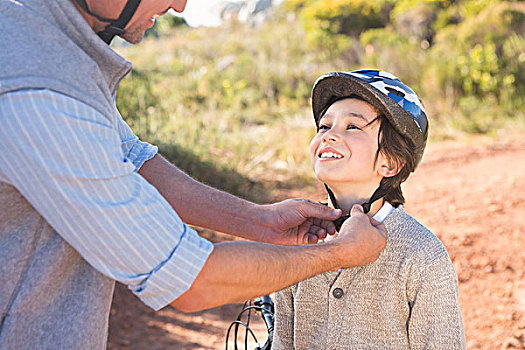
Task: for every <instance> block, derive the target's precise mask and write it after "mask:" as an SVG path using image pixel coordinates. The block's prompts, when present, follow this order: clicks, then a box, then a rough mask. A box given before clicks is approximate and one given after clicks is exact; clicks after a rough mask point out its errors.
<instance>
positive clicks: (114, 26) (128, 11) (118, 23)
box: [75, 0, 140, 44]
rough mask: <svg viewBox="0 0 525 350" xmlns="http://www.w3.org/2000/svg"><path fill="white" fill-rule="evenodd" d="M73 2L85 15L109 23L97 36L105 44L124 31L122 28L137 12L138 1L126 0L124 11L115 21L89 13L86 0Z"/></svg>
mask: <svg viewBox="0 0 525 350" xmlns="http://www.w3.org/2000/svg"><path fill="white" fill-rule="evenodd" d="M75 2H76V3H77V4H78V6H80V7H81V8H82V10H84V11H85V12H86V13H87V14H89V15H91V16H93V17H95V18H96V19H98V20H99V21H101V22H105V23H109V24H108V25H107V26H106V28H104V30H102V31H100V32H98V33H97V34H98V36H99V37H100V38H101V39H102V40H104V42H105V43H106V44H109V43H111V40H113V38H114V37H115V36H116V35H122V34H124V33H125V32H126V31H125V30H124V28H126V25H127V24H128V23H129V21H130V20H131V18H132V17H133V15H134V14H135V11H137V8H138V7H139V4H140V0H128V2H127V3H126V6H124V9H123V10H122V12H121V13H120V16H119V17H118V18H117V19H109V18H104V17H100V16H99V15H97V14H96V13H93V12H91V10H90V9H89V6H88V5H87V3H86V0H75Z"/></svg>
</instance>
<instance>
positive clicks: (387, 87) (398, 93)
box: [385, 86, 405, 97]
mask: <svg viewBox="0 0 525 350" xmlns="http://www.w3.org/2000/svg"><path fill="white" fill-rule="evenodd" d="M385 89H387V90H388V91H390V92H391V93H393V94H394V95H397V96H399V97H405V93H404V92H402V91H399V90H396V89H394V88H392V87H390V86H385Z"/></svg>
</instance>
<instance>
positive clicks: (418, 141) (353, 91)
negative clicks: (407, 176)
mask: <svg viewBox="0 0 525 350" xmlns="http://www.w3.org/2000/svg"><path fill="white" fill-rule="evenodd" d="M350 96H359V97H361V98H362V99H363V100H365V101H367V102H368V103H370V104H371V105H372V106H374V107H376V108H377V109H378V110H379V111H381V112H382V113H383V115H384V116H385V117H386V118H387V119H388V120H389V121H390V123H391V124H392V125H393V126H394V128H395V129H396V130H397V131H398V132H399V133H400V134H401V135H402V136H403V137H405V138H407V139H409V140H411V141H412V143H413V144H414V147H415V149H414V153H415V154H416V164H415V165H416V166H417V164H419V162H420V161H421V158H422V157H423V151H424V149H425V145H426V141H427V135H428V119H427V113H426V111H425V108H424V107H423V103H422V102H421V99H420V98H419V97H418V96H417V95H416V93H415V92H414V91H413V90H412V89H411V88H410V87H408V86H407V85H405V84H403V83H402V82H401V80H399V79H398V78H397V77H395V76H394V75H392V74H390V73H388V72H384V71H378V70H357V71H353V72H345V73H341V72H333V73H328V74H325V75H322V76H321V77H319V79H317V81H316V82H315V84H314V88H313V92H312V108H313V112H314V118H315V123H316V125H319V119H320V118H321V117H322V115H321V114H322V112H323V111H324V110H325V109H326V108H328V107H329V106H330V105H331V104H332V103H333V102H334V101H336V100H338V99H341V98H344V97H350Z"/></svg>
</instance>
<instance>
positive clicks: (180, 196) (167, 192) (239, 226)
mask: <svg viewBox="0 0 525 350" xmlns="http://www.w3.org/2000/svg"><path fill="white" fill-rule="evenodd" d="M139 174H140V175H142V176H143V177H144V178H145V179H146V180H147V181H148V182H149V183H150V184H152V185H153V186H154V187H155V188H156V189H157V190H158V191H159V192H160V193H161V194H162V196H163V197H164V198H165V199H166V200H167V201H168V203H170V205H171V206H172V207H173V208H174V209H175V211H176V212H177V214H178V215H179V216H180V217H181V218H182V220H183V221H185V222H187V223H189V224H192V225H196V226H200V227H205V228H210V229H213V230H216V231H221V232H226V233H229V234H233V235H236V236H239V237H244V238H247V239H251V240H256V241H262V242H268V243H276V244H305V243H315V242H317V240H318V239H324V238H325V237H326V234H327V232H328V233H330V234H333V233H335V226H334V225H333V224H332V223H331V220H334V219H336V218H337V217H339V215H340V211H339V210H337V211H334V210H333V209H330V208H328V207H326V206H323V205H320V204H317V203H313V202H310V201H307V200H287V201H284V202H280V203H275V204H272V205H257V204H254V203H251V202H248V201H246V200H243V199H240V198H238V197H235V196H233V195H231V194H228V193H226V192H223V191H219V190H217V189H214V188H211V187H209V186H206V185H204V184H202V183H200V182H198V181H196V180H194V179H192V178H191V177H190V176H188V175H187V174H185V173H184V172H183V171H181V170H180V169H178V168H177V167H175V166H174V165H172V164H170V163H169V162H168V161H167V160H166V159H164V158H163V157H162V156H160V155H156V156H155V157H153V158H152V159H151V160H148V161H147V162H145V163H144V165H142V167H141V168H140V170H139ZM314 218H316V219H314ZM323 220H325V221H323Z"/></svg>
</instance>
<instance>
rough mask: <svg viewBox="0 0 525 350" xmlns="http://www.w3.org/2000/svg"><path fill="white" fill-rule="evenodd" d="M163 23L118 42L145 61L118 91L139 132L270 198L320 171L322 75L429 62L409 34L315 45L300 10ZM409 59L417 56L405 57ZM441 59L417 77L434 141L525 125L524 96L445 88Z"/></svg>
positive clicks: (245, 191)
mask: <svg viewBox="0 0 525 350" xmlns="http://www.w3.org/2000/svg"><path fill="white" fill-rule="evenodd" d="M163 33H166V34H163V35H160V36H159V37H158V38H154V37H150V38H147V39H146V40H145V41H144V42H143V43H141V44H139V45H136V46H117V51H118V52H119V53H120V54H122V55H123V56H124V57H126V58H127V59H129V60H131V61H132V62H133V63H134V65H135V69H134V71H133V73H132V74H131V75H130V76H128V77H127V78H125V79H124V80H123V81H122V83H121V86H120V88H119V91H118V94H117V104H118V107H119V109H120V111H121V113H122V115H123V116H124V117H125V119H126V121H127V122H128V123H129V124H130V126H131V127H132V129H133V130H134V132H135V133H137V134H138V135H139V136H140V137H141V138H142V139H144V140H148V141H150V142H153V143H156V144H160V146H161V147H160V148H161V152H162V153H163V154H165V155H166V156H167V157H168V158H169V159H170V160H172V161H173V162H174V163H175V164H177V166H179V167H180V168H182V169H183V170H185V171H187V172H188V173H190V174H191V175H192V176H194V177H196V178H197V179H199V180H201V181H204V182H207V183H209V184H211V185H213V186H215V187H219V188H221V189H224V190H226V191H228V192H232V193H236V194H238V195H241V196H244V197H246V198H250V199H252V200H256V201H260V202H261V201H266V200H270V199H271V198H272V195H273V189H275V188H278V187H286V186H295V187H305V186H308V184H310V183H311V182H312V181H313V175H312V171H311V169H310V161H309V142H310V139H311V138H312V136H313V135H314V123H313V119H312V115H311V107H310V91H311V87H312V84H313V83H314V81H315V79H316V78H317V77H318V76H319V75H321V74H324V73H326V72H329V71H347V70H351V69H358V68H365V67H366V68H370V67H371V66H370V65H372V64H381V65H382V66H381V67H379V68H383V69H387V70H388V69H390V70H393V71H394V72H395V71H396V69H402V70H407V69H408V68H414V69H416V68H417V69H422V67H425V64H426V65H427V68H428V64H429V63H428V62H427V61H426V55H427V53H425V52H422V51H417V54H414V55H408V56H407V55H405V54H404V53H406V51H402V52H401V51H400V52H396V51H395V50H406V48H407V47H408V46H407V45H408V44H407V43H406V41H402V43H403V45H401V46H399V47H397V46H395V45H394V44H390V43H389V44H388V45H393V46H391V47H390V48H389V50H390V51H388V52H385V56H384V57H383V58H381V59H379V58H377V57H376V58H375V59H372V58H370V57H368V58H365V57H362V56H363V54H362V53H361V52H362V48H360V47H359V46H358V45H359V42H358V41H355V45H354V47H353V48H351V49H350V50H349V51H347V52H344V53H342V54H340V55H335V56H334V55H327V53H326V52H324V51H323V50H315V49H312V48H311V47H307V44H306V40H305V33H304V30H303V28H302V26H301V23H300V21H299V20H298V19H297V17H296V16H294V15H293V14H290V13H288V14H286V13H281V14H279V15H276V16H274V17H273V18H272V19H271V20H270V21H268V22H266V23H265V24H263V25H262V26H260V27H253V26H250V25H248V24H240V23H237V22H230V23H228V24H225V25H223V26H221V27H217V28H188V27H184V26H179V27H175V28H173V29H172V30H170V31H164V30H163ZM379 34H381V33H379ZM388 35H390V34H388ZM520 40H521V39H520ZM356 45H357V46H356ZM412 49H413V50H415V49H414V48H413V47H412ZM360 50H361V51H360ZM414 52H415V51H414ZM327 57H331V58H330V59H327ZM387 57H390V58H391V60H388V59H386V58H387ZM394 58H395V59H394ZM401 59H404V60H408V61H406V62H402V64H400V63H401V62H400V60H401ZM410 59H413V60H414V61H413V62H410V61H409V60H410ZM394 61H396V62H394ZM425 62H426V63H425ZM430 62H431V63H432V61H430ZM438 63H439V62H438ZM436 64H437V63H436ZM396 67H397V68H396ZM375 68H378V67H375ZM434 68H435V71H436V73H435V74H428V72H427V74H422V72H421V73H418V72H411V73H410V77H409V79H411V80H414V79H417V78H418V77H419V78H420V79H422V80H421V81H417V82H416V83H415V86H416V87H419V86H420V87H422V91H423V92H427V95H422V98H423V100H424V101H425V105H426V107H427V110H428V112H429V115H430V126H431V131H430V137H431V142H439V140H443V139H450V138H457V137H462V135H464V134H470V133H484V134H487V135H491V134H501V130H505V129H510V128H512V129H514V130H516V129H518V130H519V129H521V130H525V111H524V110H523V108H522V107H519V106H520V104H516V106H517V107H516V108H515V109H512V108H503V107H502V106H500V105H499V104H498V101H490V100H488V99H480V98H461V99H458V98H457V96H456V95H455V93H454V92H451V93H446V91H442V89H440V88H439V86H438V85H439V84H438V82H437V80H438V79H437V78H438V77H437V76H436V74H439V72H440V71H439V69H441V68H439V67H437V68H436V67H434ZM445 68H446V67H445ZM427 70H428V69H427ZM430 71H432V70H430ZM398 74H399V75H400V76H403V75H402V74H400V73H398ZM434 80H435V81H434ZM429 86H430V87H432V86H434V87H435V89H434V90H433V89H430V88H428V87H429ZM509 110H511V112H509ZM263 184H264V185H263Z"/></svg>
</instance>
